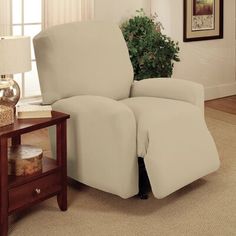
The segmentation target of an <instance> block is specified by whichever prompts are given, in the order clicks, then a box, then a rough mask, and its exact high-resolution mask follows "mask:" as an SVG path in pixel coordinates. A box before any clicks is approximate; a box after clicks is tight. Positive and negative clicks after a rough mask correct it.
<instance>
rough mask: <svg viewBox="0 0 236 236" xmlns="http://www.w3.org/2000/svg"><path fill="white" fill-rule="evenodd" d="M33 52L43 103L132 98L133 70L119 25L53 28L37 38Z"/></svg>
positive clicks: (106, 24) (84, 23)
mask: <svg viewBox="0 0 236 236" xmlns="http://www.w3.org/2000/svg"><path fill="white" fill-rule="evenodd" d="M34 48H35V56H36V61H37V68H38V73H39V80H40V86H41V91H42V96H43V102H44V103H47V104H51V103H53V102H55V101H56V100H59V99H62V98H67V97H71V96H75V95H98V96H105V97H109V98H113V99H116V100H119V99H122V98H127V97H128V96H129V93H130V87H131V83H132V81H133V69H132V65H131V62H130V59H129V53H128V49H127V46H126V43H125V40H124V38H123V35H122V32H121V30H120V29H119V27H118V26H117V25H115V24H113V23H108V22H93V21H91V22H74V23H69V24H64V25H59V26H54V27H52V28H49V29H47V30H45V31H42V32H41V33H39V34H38V35H37V36H35V38H34Z"/></svg>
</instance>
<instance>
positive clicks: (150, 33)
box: [121, 9, 180, 80]
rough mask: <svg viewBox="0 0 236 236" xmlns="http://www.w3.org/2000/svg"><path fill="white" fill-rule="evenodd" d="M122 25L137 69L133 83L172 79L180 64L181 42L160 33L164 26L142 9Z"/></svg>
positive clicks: (134, 66)
mask: <svg viewBox="0 0 236 236" xmlns="http://www.w3.org/2000/svg"><path fill="white" fill-rule="evenodd" d="M137 13H138V14H137V15H136V16H134V17H132V18H131V19H129V20H127V21H126V22H124V23H123V24H122V25H121V30H122V32H123V35H124V38H125V40H126V43H127V46H128V49H129V54H130V59H131V62H132V65H133V69H134V79H135V80H142V79H147V78H155V77H171V75H172V73H173V67H174V62H178V61H180V60H179V57H178V53H179V46H178V42H175V41H173V40H172V39H171V38H169V37H167V36H166V35H164V34H162V33H161V28H162V25H161V23H160V22H158V21H157V20H156V18H157V15H156V14H155V15H154V16H152V17H148V16H147V15H145V13H144V11H143V9H141V10H139V11H137Z"/></svg>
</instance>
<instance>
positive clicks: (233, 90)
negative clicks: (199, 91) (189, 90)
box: [205, 82, 236, 101]
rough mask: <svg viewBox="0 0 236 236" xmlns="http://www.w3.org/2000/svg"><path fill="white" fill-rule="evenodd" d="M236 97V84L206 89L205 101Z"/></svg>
mask: <svg viewBox="0 0 236 236" xmlns="http://www.w3.org/2000/svg"><path fill="white" fill-rule="evenodd" d="M232 95H236V82H234V83H230V84H220V85H216V86H212V87H206V88H205V101H207V100H212V99H216V98H222V97H227V96H232Z"/></svg>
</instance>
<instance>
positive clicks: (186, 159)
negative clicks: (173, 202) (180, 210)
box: [121, 97, 219, 198]
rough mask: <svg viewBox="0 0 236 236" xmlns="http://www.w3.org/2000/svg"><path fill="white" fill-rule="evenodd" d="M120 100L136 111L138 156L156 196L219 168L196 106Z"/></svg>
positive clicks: (157, 100)
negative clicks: (143, 163) (141, 160)
mask: <svg viewBox="0 0 236 236" xmlns="http://www.w3.org/2000/svg"><path fill="white" fill-rule="evenodd" d="M121 102H123V103H124V104H126V105H127V106H128V107H129V108H130V109H131V110H132V111H133V112H134V114H135V118H136V122H137V156H140V157H143V158H144V162H145V165H146V169H147V172H148V176H149V180H150V183H151V186H152V191H153V193H154V195H155V196H156V197H157V198H163V197H165V196H167V195H169V194H170V193H172V192H174V191H176V190H177V189H180V188H181V187H183V186H185V185H187V184H189V183H191V182H193V181H194V180H196V179H198V178H201V177H203V176H205V175H207V174H209V173H211V172H213V171H215V170H216V169H217V168H218V167H219V158H218V153H217V150H216V147H215V144H214V141H213V139H212V137H211V135H210V133H209V131H208V129H207V127H206V124H205V120H204V117H203V115H202V112H201V110H200V109H199V108H198V107H197V106H194V105H192V104H190V103H187V102H183V101H177V100H171V99H163V98H153V97H135V98H129V99H125V100H122V101H121Z"/></svg>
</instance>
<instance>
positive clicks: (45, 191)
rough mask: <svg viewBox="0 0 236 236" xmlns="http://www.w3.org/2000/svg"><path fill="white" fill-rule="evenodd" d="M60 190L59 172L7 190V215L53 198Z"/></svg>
mask: <svg viewBox="0 0 236 236" xmlns="http://www.w3.org/2000/svg"><path fill="white" fill-rule="evenodd" d="M60 190H61V176H60V173H59V172H56V173H52V174H49V175H47V176H44V177H41V178H39V179H37V180H34V181H32V182H30V183H27V184H24V185H21V186H19V187H15V188H12V189H10V190H9V213H13V212H14V211H15V210H18V209H20V208H24V207H27V206H30V205H31V204H32V203H35V202H37V201H41V200H44V199H46V198H49V197H51V196H53V194H56V193H58V192H59V191H60Z"/></svg>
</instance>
